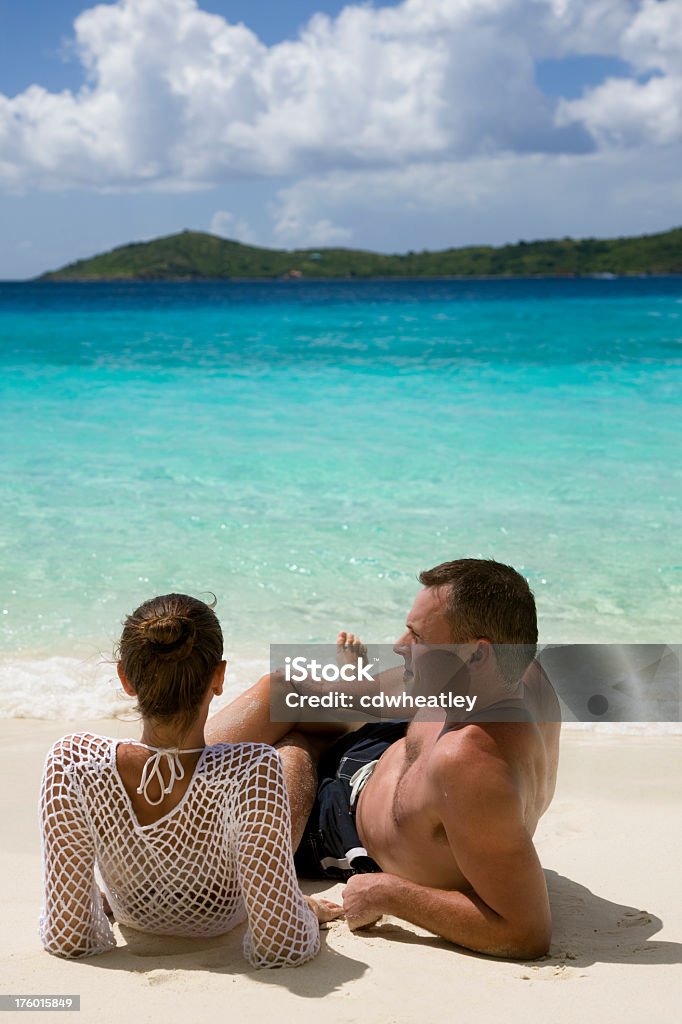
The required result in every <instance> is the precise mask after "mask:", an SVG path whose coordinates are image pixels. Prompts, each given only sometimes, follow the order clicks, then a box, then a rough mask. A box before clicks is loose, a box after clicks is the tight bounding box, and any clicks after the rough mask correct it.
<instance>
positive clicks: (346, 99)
mask: <svg viewBox="0 0 682 1024" xmlns="http://www.w3.org/2000/svg"><path fill="white" fill-rule="evenodd" d="M74 30H75V48H76V52H77V53H78V54H79V56H80V59H81V61H82V64H83V67H84V71H85V75H86V81H85V84H84V86H83V87H82V89H80V91H78V92H69V91H65V92H62V93H50V92H48V91H46V90H45V89H43V88H41V87H40V86H39V85H33V86H31V87H30V88H29V89H27V90H26V91H25V92H23V93H21V94H20V95H18V96H16V97H14V98H8V97H4V96H0V185H2V184H4V186H5V188H6V189H8V190H30V189H35V188H38V189H44V190H54V189H66V188H74V189H92V190H98V191H116V190H118V191H126V190H133V191H140V190H145V189H156V190H159V189H163V190H171V189H172V190H194V189H199V188H210V187H212V186H214V185H216V184H225V183H230V182H240V181H244V180H249V179H252V178H253V177H260V178H264V179H267V178H271V179H272V180H273V188H274V187H279V188H280V194H279V199H278V202H277V204H276V208H275V215H274V221H275V223H274V228H273V238H274V239H275V240H276V242H278V243H280V244H283V243H284V244H295V245H297V244H307V245H325V244H332V245H333V244H346V243H348V242H349V241H350V240H351V239H352V240H353V241H354V242H357V241H358V240H359V238H360V236H361V235H362V228H363V226H364V225H365V224H367V223H369V222H371V220H372V217H373V216H374V211H375V210H386V209H389V208H392V209H393V211H399V215H400V218H407V219H409V217H410V216H411V215H414V216H415V217H416V216H417V212H418V211H422V212H423V211H426V212H427V214H428V211H430V210H435V209H436V207H438V208H439V209H442V210H446V211H451V213H452V216H453V217H455V213H456V214H457V225H458V226H459V227H460V228H461V226H462V224H463V223H464V222H466V220H467V218H469V219H471V218H473V217H475V216H479V217H483V216H485V217H486V218H487V219H488V220H490V218H491V216H492V214H491V213H490V211H491V210H492V209H497V208H498V207H499V211H500V213H499V217H498V221H500V218H501V219H502V220H504V219H505V217H504V215H505V212H506V209H507V206H508V205H509V204H511V203H522V204H523V203H525V204H526V207H528V206H530V205H533V204H539V203H540V202H541V200H542V197H543V196H548V198H547V203H548V204H549V203H550V199H549V194H550V193H551V192H553V195H554V203H555V207H556V205H557V201H556V196H558V195H561V194H562V193H561V192H559V191H557V190H558V189H560V188H563V189H565V190H566V192H565V194H564V195H563V196H562V203H563V205H564V206H566V204H568V205H570V204H571V202H572V201H573V197H572V194H571V182H573V183H574V188H576V187H580V188H585V189H588V190H589V189H590V188H592V191H591V192H589V197H590V199H592V198H595V199H598V193H597V191H596V189H597V188H603V189H604V190H606V191H607V192H608V200H607V201H606V202H605V203H604V204H603V209H606V208H608V209H611V210H612V211H615V210H617V208H618V201H617V194H618V189H617V187H616V188H614V185H613V183H614V181H615V182H617V181H619V180H622V175H621V174H620V172H619V170H618V168H619V167H620V166H623V167H626V168H627V167H631V168H633V172H632V173H633V174H634V173H635V172H634V168H635V167H637V168H638V169H639V170H638V173H641V174H645V175H647V177H646V178H645V179H643V180H644V181H646V182H649V184H650V190H651V191H653V190H654V188H655V183H656V182H658V181H659V179H660V178H661V173H662V172H661V170H660V168H661V166H667V165H666V161H667V160H668V158H669V155H670V153H672V152H675V147H677V146H678V145H679V144H680V142H681V141H682V3H681V2H680V0H661V2H657V0H404V2H403V3H402V4H401V5H399V6H396V7H388V8H382V7H379V6H377V7H370V6H348V7H346V8H345V9H344V10H343V11H342V12H341V14H339V16H338V17H337V18H334V19H332V18H329V17H327V16H324V15H316V16H315V17H314V18H312V19H311V21H310V22H309V24H308V25H307V26H305V28H304V29H303V30H302V31H301V33H300V36H299V37H298V39H296V40H294V41H289V42H283V43H280V44H278V45H275V46H270V47H267V46H265V45H264V44H263V43H262V42H261V41H260V40H259V39H258V38H257V37H256V36H255V35H254V33H253V32H251V31H250V30H249V29H248V28H246V27H245V26H243V25H232V24H230V23H228V22H227V21H226V20H225V19H224V18H222V17H220V16H218V15H213V14H208V13H206V12H205V11H202V10H201V9H200V8H199V6H198V4H197V2H196V0H118V2H117V3H109V4H103V5H100V6H96V7H92V8H90V9H89V10H86V11H84V12H83V13H82V14H81V15H80V16H79V17H78V18H77V19H76V22H75V28H74ZM590 53H591V54H595V53H597V54H603V55H609V56H612V57H617V58H620V59H621V60H624V61H626V62H629V63H630V64H631V65H632V66H633V67H634V68H635V69H636V71H637V72H639V73H642V74H644V73H651V72H654V73H655V77H653V78H650V79H649V80H642V81H639V80H637V79H636V78H613V79H610V80H609V81H606V82H604V83H602V84H601V85H599V86H597V87H596V88H593V89H591V90H588V91H586V92H585V93H584V95H583V96H581V97H580V98H579V99H576V100H573V101H570V102H568V101H560V102H558V101H556V100H554V99H550V98H548V97H547V96H545V95H544V94H543V93H542V92H541V91H540V90H539V89H538V88H537V86H536V85H535V80H534V65H535V61H536V60H539V59H543V58H548V57H562V56H566V55H571V54H590ZM645 77H646V76H645ZM659 150H661V152H662V154H663V156H662V158H661V160H660V161H657V160H656V158H655V154H656V153H657V152H658V151H659ZM652 154H653V155H652ZM609 175H611V178H610V181H609ZM578 182H580V183H581V184H580V186H577V184H575V183H578ZM283 183H284V187H282V184H283ZM591 183H592V184H591ZM597 183H599V184H598V185H597ZM640 184H641V183H640ZM630 185H631V186H632V187H634V185H635V181H634V178H632V180H630ZM593 205H594V206H595V209H596V212H597V214H598V213H599V203H598V202H595V203H594V204H593ZM434 216H436V215H435V214H434ZM549 223H552V218H550V220H549ZM212 230H214V231H216V232H217V233H220V234H225V233H227V234H229V235H231V236H235V235H236V236H237V237H239V238H240V239H241V240H243V241H253V240H255V236H254V233H253V231H252V229H251V228H250V226H249V224H248V223H247V222H246V220H244V218H241V217H240V218H237V217H235V216H234V215H233V214H231V213H230V212H229V211H225V210H219V211H217V212H216V214H215V216H214V218H213V221H212ZM595 230H596V229H595ZM455 237H461V231H460V232H459V233H458V234H457V235H456V236H455Z"/></svg>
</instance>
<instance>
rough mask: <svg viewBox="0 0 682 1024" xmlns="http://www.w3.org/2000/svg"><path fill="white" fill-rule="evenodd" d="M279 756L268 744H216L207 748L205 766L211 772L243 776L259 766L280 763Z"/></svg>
mask: <svg viewBox="0 0 682 1024" xmlns="http://www.w3.org/2000/svg"><path fill="white" fill-rule="evenodd" d="M279 759H280V758H279V754H278V753H277V751H276V750H275V748H274V747H271V746H269V745H268V744H267V743H214V744H213V745H212V746H210V747H207V748H206V754H205V758H204V764H205V768H206V770H207V771H208V772H209V773H211V772H216V773H220V772H226V773H227V774H229V775H231V776H232V777H235V776H241V775H242V774H243V773H245V772H249V771H251V770H252V769H254V768H255V767H256V766H257V765H259V764H263V763H274V762H277V763H279Z"/></svg>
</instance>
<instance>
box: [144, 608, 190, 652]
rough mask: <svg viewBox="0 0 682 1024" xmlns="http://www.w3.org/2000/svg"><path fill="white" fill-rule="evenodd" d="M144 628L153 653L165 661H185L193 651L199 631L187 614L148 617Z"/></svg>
mask: <svg viewBox="0 0 682 1024" xmlns="http://www.w3.org/2000/svg"><path fill="white" fill-rule="evenodd" d="M143 629H144V634H145V638H146V640H147V642H148V644H149V647H150V648H151V651H152V653H153V655H154V656H155V657H157V658H161V659H162V660H163V661H183V660H184V659H185V658H187V657H189V655H190V654H191V653H192V648H193V647H194V640H195V638H196V632H197V631H196V626H195V625H194V622H193V621H192V620H191V619H190V618H188V617H187V616H185V615H163V616H159V617H158V618H155V619H147V621H146V622H145V623H144V626H143Z"/></svg>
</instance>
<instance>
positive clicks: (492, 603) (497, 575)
mask: <svg viewBox="0 0 682 1024" xmlns="http://www.w3.org/2000/svg"><path fill="white" fill-rule="evenodd" d="M419 582H420V583H421V584H422V585H423V586H425V587H447V599H446V609H445V614H446V616H447V618H448V620H449V622H450V625H451V627H452V643H453V644H463V643H469V642H470V641H472V640H489V641H490V642H491V643H492V644H493V646H494V648H495V655H496V657H497V663H498V665H499V668H500V673H501V674H502V676H503V678H504V680H505V682H507V683H508V684H509V685H510V686H513V685H515V684H516V683H517V682H518V680H519V679H520V678H521V676H522V675H523V673H524V672H525V671H526V669H527V668H528V666H529V665H530V663H531V661H532V660H533V658H534V657H535V654H536V652H537V644H538V620H537V613H536V610H535V599H534V597H533V592H532V591H531V589H530V587H529V586H528V581H527V580H526V579H525V578H524V577H523V576H521V574H520V573H518V572H517V571H516V569H512V567H511V566H510V565H503V564H502V563H501V562H495V561H493V559H488V558H458V559H456V560H455V561H454V562H442V563H441V564H440V565H436V566H434V567H433V569H425V570H424V572H421V573H420V574H419Z"/></svg>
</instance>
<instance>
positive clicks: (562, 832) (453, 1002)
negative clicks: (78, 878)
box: [0, 719, 682, 1024]
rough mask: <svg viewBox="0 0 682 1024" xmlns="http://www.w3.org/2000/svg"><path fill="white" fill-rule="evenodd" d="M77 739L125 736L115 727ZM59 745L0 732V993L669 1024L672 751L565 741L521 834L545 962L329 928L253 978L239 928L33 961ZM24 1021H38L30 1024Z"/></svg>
mask: <svg viewBox="0 0 682 1024" xmlns="http://www.w3.org/2000/svg"><path fill="white" fill-rule="evenodd" d="M80 727H81V728H83V727H86V723H83V724H82V725H81V726H80ZM89 727H90V728H92V729H93V730H94V731H96V732H99V733H105V734H108V735H117V736H125V735H135V731H134V728H133V729H131V726H130V724H127V723H124V722H120V721H97V722H93V723H90V725H89ZM71 731H74V726H73V723H60V722H54V721H51V722H43V721H41V722H38V721H30V720H16V719H15V720H5V721H3V722H1V723H0V735H2V739H3V748H4V751H5V756H4V757H3V761H2V767H1V768H0V771H1V773H2V775H1V782H0V793H1V801H2V802H1V805H0V806H1V808H2V820H3V844H2V873H1V875H0V886H1V890H2V897H1V898H2V908H3V922H4V926H3V928H2V932H1V939H0V942H1V943H2V954H1V961H0V992H2V993H6V994H10V993H11V994H31V995H38V994H42V995H54V994H79V995H80V997H81V1011H80V1014H79V1017H78V1019H79V1020H81V1021H83V1022H87V1024H90V1022H92V1024H95V1022H98V1024H105V1022H108V1021H120V1020H122V1019H126V1017H129V1018H130V1019H133V1020H135V1021H139V1022H147V1021H149V1022H152V1021H153V1022H157V1021H160V1020H163V1021H164V1022H165V1024H174V1022H180V1021H191V1022H194V1021H199V1020H205V1019H217V1020H221V1019H230V1020H235V1021H239V1022H247V1024H248V1022H251V1021H254V1022H255V1021H260V1020H263V1019H269V1020H281V1021H286V1022H289V1021H301V1022H308V1021H310V1022H313V1021H315V1022H317V1021H322V1020H324V1021H325V1022H326V1024H328V1022H344V1024H346V1022H348V1024H351V1022H354V1021H362V1022H363V1024H364V1022H367V1021H381V1022H394V1021H395V1022H401V1024H402V1022H415V1024H417V1022H419V1024H424V1022H426V1021H442V1020H445V1019H448V1020H454V1021H456V1022H457V1024H469V1022H472V1024H474V1022H475V1024H482V1022H484V1021H485V1022H487V1021H492V1020H501V1019H504V1020H505V1021H512V1022H514V1021H522V1020H523V1021H536V1020H537V1021H543V1022H551V1024H564V1022H566V1024H568V1022H570V1024H575V1022H576V1021H581V1022H591V1021H599V1022H600V1024H608V1022H614V1024H616V1022H617V1024H630V1022H633V1024H634V1022H635V1021H637V1022H639V1021H641V1020H655V1021H656V1022H657V1024H668V1022H670V1024H672V1022H673V1021H676V1020H678V1019H679V1005H680V963H681V962H682V900H681V899H680V896H681V892H680V871H679V849H680V840H681V839H682V819H681V816H680V782H679V780H680V778H681V777H682V737H680V736H647V735H613V736H605V735H595V734H589V733H583V734H581V733H576V732H572V733H571V732H566V733H565V734H564V738H563V747H562V758H561V764H560V773H559V784H558V789H557V794H556V797H555V800H554V803H553V805H552V807H551V808H550V810H549V811H548V813H547V814H546V815H545V818H544V819H543V820H542V821H541V823H540V827H539V829H538V832H537V835H536V842H537V846H538V849H539V852H540V857H541V860H542V863H543V865H544V867H545V870H546V875H547V881H548V886H549V891H550V897H551V902H552V911H553V919H554V933H553V940H552V946H551V951H550V954H549V955H548V956H546V957H544V958H543V959H542V960H538V961H535V962H527V963H526V962H524V963H519V962H505V961H499V960H494V959H491V958H486V957H483V956H479V955H474V954H471V953H468V952H466V951H464V950H461V949H458V948H456V947H453V946H449V945H448V944H447V943H445V942H442V941H441V940H439V939H437V938H434V937H433V936H431V935H429V934H428V933H426V932H424V931H422V930H420V929H418V928H415V927H413V926H411V925H408V924H406V923H405V922H402V921H398V920H395V919H384V920H383V921H382V923H381V924H380V925H378V926H377V927H375V928H374V929H372V930H369V931H366V932H363V933H359V934H352V933H351V932H349V930H348V928H347V927H346V925H345V924H344V923H343V922H334V923H333V924H332V925H331V926H330V928H329V929H328V930H327V931H326V932H324V934H323V945H322V951H321V953H320V955H319V956H318V957H317V958H316V959H315V960H314V961H313V962H311V963H309V964H307V965H305V966H303V967H300V968H295V969H288V970H276V971H254V970H252V969H251V968H249V967H248V965H247V963H246V961H245V960H244V959H243V957H242V953H241V938H242V933H243V929H242V928H239V929H237V930H236V931H234V932H231V933H230V934H228V935H226V936H225V937H222V938H220V939H212V940H209V941H202V940H193V941H192V940H187V939H168V938H162V937H156V936H152V935H145V934H142V933H139V932H134V931H132V930H130V929H125V930H123V929H119V928H117V929H116V933H117V940H118V948H117V949H116V950H114V951H112V952H110V953H107V954H105V955H102V956H99V957H94V958H92V959H90V960H84V961H79V962H65V961H62V960H59V959H56V958H54V957H51V956H49V955H48V954H47V953H44V952H43V951H42V949H41V947H40V943H39V940H38V935H37V927H36V926H37V915H38V905H39V898H40V885H41V870H40V850H39V841H38V829H37V815H36V804H37V790H38V783H39V778H40V773H41V769H42V763H43V758H44V755H45V752H46V751H47V749H48V747H49V745H50V744H51V743H52V741H53V740H54V739H55V738H57V737H58V736H60V735H62V734H63V733H65V732H71ZM304 888H306V889H307V891H309V892H325V894H326V895H328V896H329V897H330V898H335V897H337V898H338V896H339V894H340V892H341V886H334V887H331V888H329V887H327V888H325V887H324V886H319V885H315V884H310V883H306V884H304ZM223 1014H224V1015H225V1017H224V1018H223V1016H222V1015H223ZM25 1016H26V1017H27V1018H29V1019H33V1018H36V1019H38V1017H39V1019H41V1020H44V1015H43V1014H38V1012H37V1011H31V1012H27V1013H26V1015H25Z"/></svg>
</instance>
